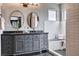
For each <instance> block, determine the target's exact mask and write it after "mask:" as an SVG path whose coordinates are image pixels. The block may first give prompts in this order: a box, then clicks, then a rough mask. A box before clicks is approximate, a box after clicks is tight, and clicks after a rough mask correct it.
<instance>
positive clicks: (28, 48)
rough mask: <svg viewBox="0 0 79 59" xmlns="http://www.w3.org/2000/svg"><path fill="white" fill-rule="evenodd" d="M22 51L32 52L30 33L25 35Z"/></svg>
mask: <svg viewBox="0 0 79 59" xmlns="http://www.w3.org/2000/svg"><path fill="white" fill-rule="evenodd" d="M24 52H25V53H32V35H27V36H25V40H24Z"/></svg>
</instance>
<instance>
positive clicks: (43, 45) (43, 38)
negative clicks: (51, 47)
mask: <svg viewBox="0 0 79 59" xmlns="http://www.w3.org/2000/svg"><path fill="white" fill-rule="evenodd" d="M40 49H41V50H47V49H48V35H47V34H42V35H40Z"/></svg>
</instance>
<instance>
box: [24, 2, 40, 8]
mask: <svg viewBox="0 0 79 59" xmlns="http://www.w3.org/2000/svg"><path fill="white" fill-rule="evenodd" d="M38 5H39V3H23V7H36V6H38Z"/></svg>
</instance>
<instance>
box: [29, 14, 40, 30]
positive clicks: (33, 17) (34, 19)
mask: <svg viewBox="0 0 79 59" xmlns="http://www.w3.org/2000/svg"><path fill="white" fill-rule="evenodd" d="M38 22H39V16H38V14H37V13H35V12H31V13H29V14H28V16H27V24H28V26H29V27H30V28H32V29H33V30H34V29H35V28H36V27H37V25H38Z"/></svg>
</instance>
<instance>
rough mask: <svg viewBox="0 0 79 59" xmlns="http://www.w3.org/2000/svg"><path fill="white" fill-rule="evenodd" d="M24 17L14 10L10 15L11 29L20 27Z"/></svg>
mask: <svg viewBox="0 0 79 59" xmlns="http://www.w3.org/2000/svg"><path fill="white" fill-rule="evenodd" d="M23 20H24V16H23V14H22V12H21V11H19V10H15V11H13V12H12V13H11V15H10V23H11V25H12V27H14V28H16V29H18V28H21V27H22V24H23V22H24V21H23Z"/></svg>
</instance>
